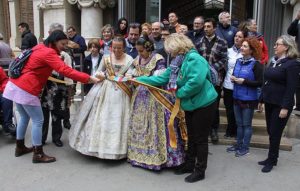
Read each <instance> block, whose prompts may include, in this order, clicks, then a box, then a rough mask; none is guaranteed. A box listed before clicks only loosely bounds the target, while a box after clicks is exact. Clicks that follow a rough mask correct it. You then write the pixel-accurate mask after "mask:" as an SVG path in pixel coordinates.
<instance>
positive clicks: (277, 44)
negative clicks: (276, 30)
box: [274, 43, 284, 47]
mask: <svg viewBox="0 0 300 191" xmlns="http://www.w3.org/2000/svg"><path fill="white" fill-rule="evenodd" d="M279 45H284V44H283V43H275V45H274V47H278V46H279Z"/></svg>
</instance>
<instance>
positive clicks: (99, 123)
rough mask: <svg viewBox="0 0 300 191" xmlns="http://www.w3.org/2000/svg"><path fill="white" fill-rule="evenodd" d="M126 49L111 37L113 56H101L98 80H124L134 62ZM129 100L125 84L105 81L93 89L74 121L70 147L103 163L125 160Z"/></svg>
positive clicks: (121, 43)
mask: <svg viewBox="0 0 300 191" xmlns="http://www.w3.org/2000/svg"><path fill="white" fill-rule="evenodd" d="M125 45H126V44H125V40H124V38H123V37H121V36H116V37H114V39H113V42H112V53H111V54H110V55H106V56H103V58H102V60H101V63H100V66H99V68H98V70H97V73H96V75H97V77H99V78H102V79H103V78H104V76H106V77H111V76H125V74H126V72H129V73H130V71H132V61H133V59H132V58H131V57H130V56H129V55H127V54H125V53H124V50H125ZM130 99H131V90H130V88H129V87H128V85H126V84H124V83H117V82H113V81H110V80H108V79H105V80H104V81H103V82H102V83H99V84H97V85H95V86H93V88H92V89H91V90H90V92H89V93H88V94H87V96H86V98H85V100H84V101H83V103H82V105H81V107H80V109H79V111H78V113H77V115H76V117H75V119H74V121H73V124H72V128H71V130H70V134H69V143H70V146H71V147H72V148H74V149H75V150H77V151H79V152H80V153H82V154H85V155H90V156H95V157H98V158H102V159H114V160H118V159H122V158H126V156H127V132H128V122H129V118H130Z"/></svg>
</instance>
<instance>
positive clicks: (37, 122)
mask: <svg viewBox="0 0 300 191" xmlns="http://www.w3.org/2000/svg"><path fill="white" fill-rule="evenodd" d="M16 107H17V110H18V112H19V113H20V119H19V121H18V126H17V139H18V140H20V139H24V138H25V133H26V130H27V126H28V123H29V120H30V119H31V120H32V121H31V122H32V128H31V137H32V138H31V139H32V145H33V146H40V145H42V127H43V122H44V116H43V111H42V107H41V106H32V105H22V104H18V103H16Z"/></svg>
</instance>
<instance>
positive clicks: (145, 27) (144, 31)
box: [142, 23, 152, 36]
mask: <svg viewBox="0 0 300 191" xmlns="http://www.w3.org/2000/svg"><path fill="white" fill-rule="evenodd" d="M151 32H152V26H151V24H150V23H143V24H142V34H145V35H147V36H150V35H151Z"/></svg>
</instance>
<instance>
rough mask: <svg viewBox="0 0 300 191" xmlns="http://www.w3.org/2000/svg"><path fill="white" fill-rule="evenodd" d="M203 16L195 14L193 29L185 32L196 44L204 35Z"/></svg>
mask: <svg viewBox="0 0 300 191" xmlns="http://www.w3.org/2000/svg"><path fill="white" fill-rule="evenodd" d="M203 27H204V18H203V17H202V16H197V17H195V19H194V23H193V30H192V31H189V32H187V34H186V35H187V36H188V37H189V38H190V39H191V40H192V42H193V43H194V44H196V43H197V42H198V41H199V40H200V39H201V38H202V37H203V36H204V30H203Z"/></svg>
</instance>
